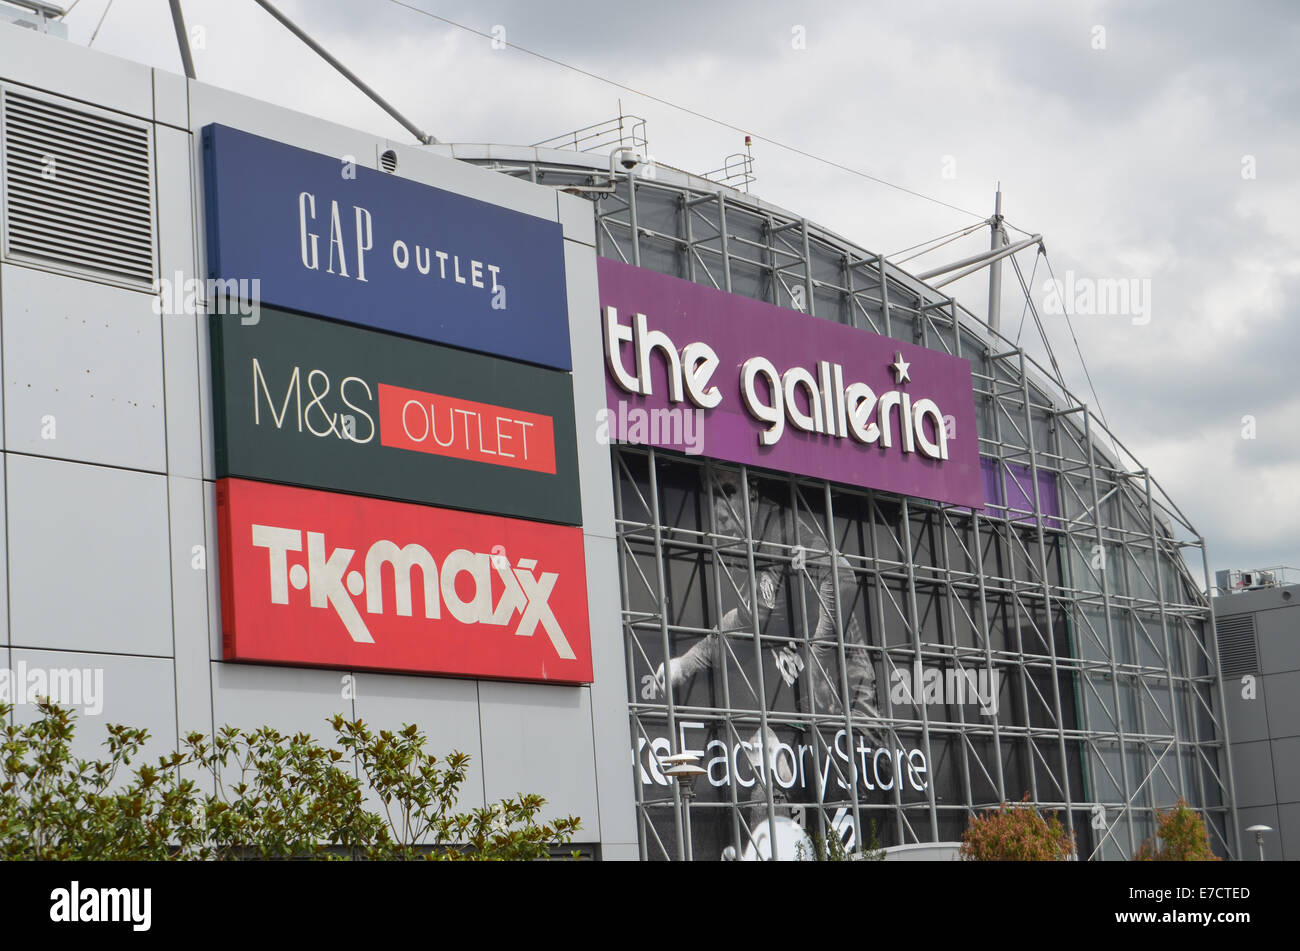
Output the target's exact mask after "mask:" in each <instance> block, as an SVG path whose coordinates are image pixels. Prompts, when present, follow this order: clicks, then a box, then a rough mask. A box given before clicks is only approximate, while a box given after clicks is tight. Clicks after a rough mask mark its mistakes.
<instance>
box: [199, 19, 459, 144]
mask: <svg viewBox="0 0 1300 951" xmlns="http://www.w3.org/2000/svg"><path fill="white" fill-rule="evenodd" d="M254 2H255V3H256V4H257V5H258V6H259V7H261V8H262V9H263V10H265V11H266V12H267V13H269V14H271V16H273V17H275V18H276V19H277V20H279V21H280V25H281V26H283V27H284V28H285V29H286V30H288V31H289V32H290V33H292V34H293V35H294V36H296V37H298V39H300V40H302V42H303V43H304V44H306V46H307V48H308V49H310V50H311V51H312V52H313V53H315V54H316V55H317V56H319V57H320V58H321V59H323V60H325V62H327V63H329V64H330V65H331V66H333V67H334V68H335V69H336V70H338V71H339V72H340V73H341V74H342V75H343V78H344V79H346V80H347V81H348V82H350V83H351V84H352V85H354V86H356V87H357V88H358V89H360V90H361V91H362V92H363V93H365V94H366V96H368V97H369V99H370V101H371V102H373V103H374V104H375V105H377V106H378V107H379V108H380V109H383V110H384V111H385V112H386V113H388V114H389V115H390V116H392V117H393V118H394V119H396V120H397V122H398V124H399V125H401V127H402V128H403V129H405V130H406V131H407V132H409V133H411V135H413V136H415V137H416V139H418V140H419V141H420V144H421V145H437V144H438V140H437V139H435V138H434V137H433V136H431V135H429V134H428V133H427V132H425V131H424V130H422V129H421V128H420V127H419V126H418V125H416V124H415V123H414V122H412V121H411V120H409V119H408V118H406V116H404V115H402V114H401V113H400V112H398V111H397V109H396V108H395V107H394V106H393V105H391V104H390V103H389V102H388V100H387V99H385V98H384V97H383V96H381V95H379V93H377V92H375V91H374V90H373V89H371V88H370V87H369V86H368V85H366V83H365V82H364V81H362V79H361V77H360V76H358V75H357V74H356V73H354V72H352V70H350V69H348V68H347V67H346V66H344V65H343V64H342V63H340V62H339V61H338V60H337V59H335V58H334V57H333V56H331V55H330V53H329V51H328V50H326V49H325V47H323V46H321V45H320V44H319V43H317V42H316V41H315V40H313V39H312V38H311V37H310V36H308V35H307V34H306V33H305V32H304V31H303V30H302V29H301V28H299V26H298V25H297V24H296V23H294V22H293V21H292V20H290V19H289V18H288V17H287V16H285V15H284V14H283V13H281V12H280V11H279V10H277V9H276V8H275V7H274V6H273V5H272V4H271V3H270V0H254ZM191 78H192V77H191Z"/></svg>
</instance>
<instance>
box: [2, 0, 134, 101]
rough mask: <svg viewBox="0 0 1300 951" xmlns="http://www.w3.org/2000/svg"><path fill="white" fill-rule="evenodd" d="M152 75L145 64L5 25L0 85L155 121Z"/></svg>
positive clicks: (3, 26) (9, 24)
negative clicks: (18, 86) (25, 87)
mask: <svg viewBox="0 0 1300 951" xmlns="http://www.w3.org/2000/svg"><path fill="white" fill-rule="evenodd" d="M149 74H150V69H149V67H148V66H144V65H142V64H140V63H133V62H130V61H129V60H125V59H120V58H118V57H116V56H109V55H107V54H105V53H100V52H98V51H96V50H89V49H86V48H85V47H82V46H80V45H79V44H74V43H70V42H68V41H67V40H63V39H59V38H58V37H55V36H49V35H46V34H42V33H37V32H35V31H33V30H26V29H23V28H22V27H18V26H14V25H13V24H11V23H0V79H3V80H9V81H10V82H15V83H23V84H25V85H28V86H36V87H37V88H39V89H43V90H45V91H47V92H52V93H57V94H59V95H61V96H67V97H69V98H71V99H78V100H80V101H82V102H88V103H92V104H94V105H96V106H99V107H100V108H104V109H115V110H117V111H119V112H125V113H129V114H130V115H133V116H138V117H139V118H141V119H150V118H152V117H153V83H152V82H151V77H150V75H149Z"/></svg>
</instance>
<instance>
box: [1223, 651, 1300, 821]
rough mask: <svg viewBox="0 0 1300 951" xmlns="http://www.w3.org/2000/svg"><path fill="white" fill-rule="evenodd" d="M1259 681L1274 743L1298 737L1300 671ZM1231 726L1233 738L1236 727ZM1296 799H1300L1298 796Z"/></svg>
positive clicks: (1269, 676)
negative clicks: (1282, 738)
mask: <svg viewBox="0 0 1300 951" xmlns="http://www.w3.org/2000/svg"><path fill="white" fill-rule="evenodd" d="M1260 680H1261V681H1262V683H1263V689H1262V690H1260V693H1261V694H1262V695H1263V696H1262V698H1261V699H1262V700H1263V702H1264V703H1265V704H1266V705H1267V707H1268V724H1269V727H1270V729H1271V731H1272V734H1273V739H1274V741H1277V740H1278V739H1279V738H1281V737H1285V736H1297V735H1300V670H1293V671H1289V672H1287V673H1284V674H1265V675H1264V676H1263V677H1261V678H1260ZM1238 693H1240V691H1238ZM1256 702H1259V701H1256ZM1233 726H1234V738H1235V726H1236V725H1235V724H1234V725H1233ZM1296 798H1298V799H1300V796H1297V797H1296Z"/></svg>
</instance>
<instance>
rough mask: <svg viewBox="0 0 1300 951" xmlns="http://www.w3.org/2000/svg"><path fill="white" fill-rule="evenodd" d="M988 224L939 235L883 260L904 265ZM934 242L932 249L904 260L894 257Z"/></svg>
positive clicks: (979, 224) (886, 256)
mask: <svg viewBox="0 0 1300 951" xmlns="http://www.w3.org/2000/svg"><path fill="white" fill-rule="evenodd" d="M988 223H989V219H987V218H986V219H984V220H983V221H981V222H979V223H978V224H973V225H971V226H970V227H969V228H964V229H961V230H959V231H953V232H951V233H949V234H944V235H940V236H939V237H937V238H931V239H930V240H929V241H922V242H921V243H920V244H914V245H912V246H911V247H910V248H904V249H903V250H902V251H895V252H894V253H893V254H886V255H885V260H887V261H889V262H890V263H891V264H894V265H895V266H897V265H899V264H906V263H907V262H908V261H910V260H912V258H919V257H921V255H923V254H929V253H930V252H931V251H938V250H939V249H940V248H942V247H943V246H944V245H946V244H952V243H953V242H954V241H956V240H957V239H959V238H964V237H966V235H968V234H970V233H971V232H972V231H978V230H979V229H980V228H983V227H984V226H985V225H987V224H988ZM935 241H938V242H939V243H938V244H936V245H934V246H933V247H929V248H925V250H924V251H917V252H916V253H915V254H911V255H908V256H907V257H905V258H898V257H896V255H899V254H907V252H908V251H915V250H916V249H917V248H921V247H925V246H926V245H928V244H931V243H932V242H935Z"/></svg>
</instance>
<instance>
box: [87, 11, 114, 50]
mask: <svg viewBox="0 0 1300 951" xmlns="http://www.w3.org/2000/svg"><path fill="white" fill-rule="evenodd" d="M112 8H113V0H108V3H106V4H104V12H103V13H101V14H100V15H99V22H98V23H96V24H95V32H94V33H92V34H90V42H89V43H87V44H86V49H90V48H91V47H92V46H94V45H95V37H97V36H99V28H100V27H101V26H103V25H104V18H105V17H106V16H108V11H109V10H111V9H112Z"/></svg>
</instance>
